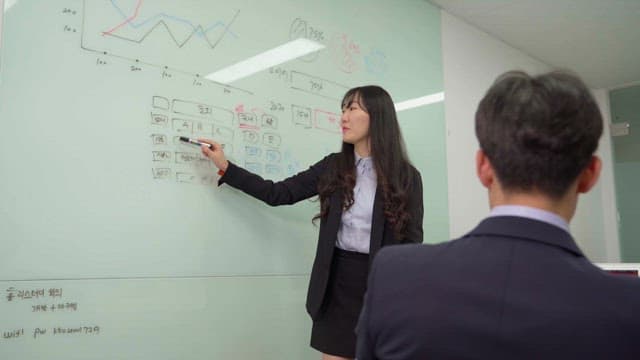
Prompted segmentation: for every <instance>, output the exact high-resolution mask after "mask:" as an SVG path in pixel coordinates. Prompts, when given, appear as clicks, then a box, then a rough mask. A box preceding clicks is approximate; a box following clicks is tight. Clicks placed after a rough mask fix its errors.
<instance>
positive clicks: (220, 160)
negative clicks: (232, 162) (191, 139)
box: [198, 139, 229, 171]
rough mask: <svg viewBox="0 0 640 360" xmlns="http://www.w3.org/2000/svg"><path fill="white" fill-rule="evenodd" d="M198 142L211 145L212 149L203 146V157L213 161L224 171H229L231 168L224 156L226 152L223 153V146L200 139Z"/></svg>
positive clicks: (201, 148)
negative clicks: (228, 168)
mask: <svg viewBox="0 0 640 360" xmlns="http://www.w3.org/2000/svg"><path fill="white" fill-rule="evenodd" d="M198 141H200V142H203V143H206V144H210V145H211V148H209V147H207V146H204V145H203V146H201V147H200V150H202V155H204V156H206V157H207V158H209V159H211V161H213V164H214V165H215V166H216V167H217V168H218V169H220V170H222V171H227V167H229V161H227V158H226V157H225V156H224V151H222V145H220V144H218V143H217V142H215V141H213V140H209V139H198Z"/></svg>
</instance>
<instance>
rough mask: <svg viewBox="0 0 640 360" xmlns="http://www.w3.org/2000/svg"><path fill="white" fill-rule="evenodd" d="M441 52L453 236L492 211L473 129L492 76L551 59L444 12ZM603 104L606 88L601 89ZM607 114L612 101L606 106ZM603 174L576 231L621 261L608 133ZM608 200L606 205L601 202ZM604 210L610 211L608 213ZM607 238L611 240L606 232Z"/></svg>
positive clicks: (588, 245)
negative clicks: (479, 172) (480, 175)
mask: <svg viewBox="0 0 640 360" xmlns="http://www.w3.org/2000/svg"><path fill="white" fill-rule="evenodd" d="M442 54H443V62H444V87H445V117H446V126H447V167H448V168H447V176H448V180H449V224H450V236H451V237H452V238H455V237H459V236H461V235H463V234H465V233H466V232H468V231H469V230H471V229H472V228H473V227H474V226H475V225H476V224H477V223H478V222H479V221H480V220H481V219H483V218H484V217H485V216H486V215H487V214H488V213H489V206H488V199H487V191H486V189H485V188H484V187H482V186H481V185H480V183H479V181H478V179H477V178H476V174H475V162H474V161H475V153H476V150H477V149H478V143H477V140H476V138H475V133H474V113H475V109H476V107H477V105H478V102H479V101H480V99H481V98H482V96H484V93H485V92H486V90H487V89H488V88H489V87H490V86H491V84H492V83H493V80H494V79H495V78H496V77H497V76H498V75H500V74H502V73H503V72H505V71H508V70H514V69H517V70H523V71H526V72H528V73H541V72H545V71H549V70H551V67H550V66H548V65H547V64H544V63H542V62H541V61H538V60H536V59H534V58H532V57H530V56H528V55H527V54H525V53H523V52H521V51H519V50H517V49H515V48H513V47H511V46H509V45H507V44H505V43H504V42H502V41H499V40H497V39H495V38H493V37H491V36H490V35H488V34H486V33H484V32H482V31H480V30H478V29H477V28H475V27H473V26H471V25H469V24H467V23H465V22H464V21H462V20H460V19H458V18H456V17H454V16H452V15H450V14H448V13H447V12H445V11H442ZM596 95H597V96H598V99H599V102H600V104H601V105H602V104H605V103H606V101H605V100H606V92H602V91H600V92H597V93H596ZM606 113H607V114H608V106H607V109H606ZM600 156H601V157H602V158H603V162H604V166H603V177H602V180H604V181H602V182H601V183H600V185H599V186H597V187H596V189H594V190H593V191H592V193H590V194H588V195H587V196H585V197H584V198H582V199H581V201H580V202H579V204H578V210H577V212H576V217H575V218H574V221H573V222H572V232H573V233H574V236H575V237H576V240H577V241H578V243H579V245H580V247H581V248H582V249H583V250H584V251H585V253H586V254H587V256H588V257H589V258H590V259H592V260H593V261H618V259H619V254H618V253H619V251H618V235H617V229H616V228H615V224H613V230H612V224H611V219H612V218H611V211H612V209H613V216H614V217H613V219H614V221H615V203H613V204H612V203H611V201H615V195H614V193H613V187H612V184H613V180H612V175H611V174H612V164H611V163H612V162H611V143H610V141H609V136H608V132H607V134H606V136H604V137H603V141H602V144H601V147H600ZM603 203H606V206H603ZM605 214H606V216H605ZM605 236H606V238H607V240H608V241H607V242H605V241H604V240H603V237H605Z"/></svg>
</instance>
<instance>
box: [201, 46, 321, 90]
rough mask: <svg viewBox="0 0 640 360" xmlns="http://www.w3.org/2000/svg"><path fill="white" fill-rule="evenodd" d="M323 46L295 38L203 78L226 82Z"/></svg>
mask: <svg viewBox="0 0 640 360" xmlns="http://www.w3.org/2000/svg"><path fill="white" fill-rule="evenodd" d="M324 47H325V46H324V45H322V44H320V43H317V42H315V41H312V40H309V39H304V38H300V39H296V40H293V41H290V42H288V43H285V44H282V45H280V46H278V47H275V48H273V49H271V50H267V51H265V52H263V53H260V54H258V55H256V56H253V57H250V58H248V59H245V60H242V61H240V62H238V63H235V64H233V65H231V66H228V67H226V68H224V69H221V70H218V71H216V72H214V73H211V74H209V75H207V76H205V78H206V79H209V80H213V81H216V82H219V83H223V84H228V83H231V82H233V81H236V80H238V79H242V78H243V77H247V76H249V75H252V74H255V73H257V72H259V71H262V70H264V69H268V68H270V67H272V66H276V65H278V64H282V63H284V62H287V61H289V60H293V59H295V58H298V57H301V56H304V55H307V54H309V53H312V52H315V51H318V50H321V49H323V48H324Z"/></svg>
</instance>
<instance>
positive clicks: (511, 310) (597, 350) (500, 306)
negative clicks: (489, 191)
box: [357, 216, 640, 360]
mask: <svg viewBox="0 0 640 360" xmlns="http://www.w3.org/2000/svg"><path fill="white" fill-rule="evenodd" d="M369 276H370V277H369V286H368V291H367V295H366V300H365V305H364V308H363V311H362V313H361V316H360V321H359V323H358V331H357V332H358V346H357V358H358V360H369V359H396V360H399V359H491V360H493V359H563V360H566V359H640V279H638V278H637V277H632V276H622V275H611V274H608V273H606V272H605V271H602V270H600V269H599V268H598V267H596V266H595V265H593V264H592V263H590V262H589V260H588V259H586V258H585V257H584V255H583V254H582V252H581V251H580V249H578V246H577V245H576V243H575V242H574V241H573V239H572V237H571V235H570V234H568V233H567V232H566V231H564V230H562V229H560V228H559V227H556V226H554V225H550V224H547V223H544V222H541V221H536V220H532V219H527V218H522V217H515V216H501V217H490V218H487V219H485V220H484V221H483V222H481V223H480V224H479V225H478V227H476V228H475V229H474V230H473V231H471V232H470V233H469V234H467V235H466V236H464V237H462V238H460V239H457V240H454V241H450V242H446V243H441V244H437V245H406V246H392V247H389V248H385V249H382V250H381V251H380V252H379V253H378V255H377V256H376V259H375V260H374V262H373V265H372V268H371V272H370V275H369Z"/></svg>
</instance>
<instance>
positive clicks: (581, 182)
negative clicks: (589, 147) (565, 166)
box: [578, 155, 602, 193]
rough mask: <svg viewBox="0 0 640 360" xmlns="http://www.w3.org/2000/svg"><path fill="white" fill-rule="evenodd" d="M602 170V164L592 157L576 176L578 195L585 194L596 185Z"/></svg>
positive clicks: (598, 159) (595, 157)
mask: <svg viewBox="0 0 640 360" xmlns="http://www.w3.org/2000/svg"><path fill="white" fill-rule="evenodd" d="M601 170H602V162H601V161H600V158H599V157H597V156H595V155H594V156H592V157H591V160H589V164H587V167H585V168H584V170H582V172H581V173H580V175H579V176H578V193H586V192H587V191H589V190H591V188H592V187H593V186H594V185H595V184H596V182H597V181H598V178H599V177H600V171H601Z"/></svg>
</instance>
